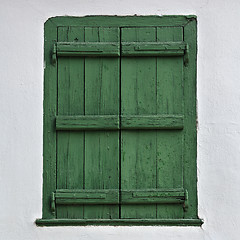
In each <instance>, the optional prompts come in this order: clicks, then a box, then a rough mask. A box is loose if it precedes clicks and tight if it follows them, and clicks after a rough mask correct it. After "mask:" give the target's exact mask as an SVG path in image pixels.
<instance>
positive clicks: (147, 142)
mask: <svg viewBox="0 0 240 240" xmlns="http://www.w3.org/2000/svg"><path fill="white" fill-rule="evenodd" d="M121 36H122V39H121V41H122V43H125V42H156V29H155V28H154V27H145V28H122V32H121ZM156 73H157V69H156V58H155V57H140V58H138V57H133V58H132V57H122V58H121V100H122V101H121V115H122V117H123V118H124V117H128V116H129V115H135V116H136V115H155V114H156V104H155V103H156ZM121 142H122V144H121V189H122V190H123V191H126V190H132V189H138V190H143V189H148V188H151V189H153V188H155V187H156V181H157V179H156V131H155V130H147V131H140V130H131V131H129V130H122V136H121ZM121 217H122V218H132V219H134V218H137V219H139V218H142V219H143V218H156V204H136V205H122V206H121Z"/></svg>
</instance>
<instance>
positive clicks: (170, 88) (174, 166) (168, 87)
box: [156, 27, 185, 219]
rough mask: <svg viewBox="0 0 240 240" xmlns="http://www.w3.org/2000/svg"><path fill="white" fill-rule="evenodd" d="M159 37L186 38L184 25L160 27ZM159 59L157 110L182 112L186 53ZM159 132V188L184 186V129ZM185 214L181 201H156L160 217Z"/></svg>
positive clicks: (164, 112) (172, 112)
mask: <svg viewBox="0 0 240 240" xmlns="http://www.w3.org/2000/svg"><path fill="white" fill-rule="evenodd" d="M157 41H161V42H169V41H173V42H174V41H183V29H182V27H165V28H160V27H158V28H157ZM156 61H157V63H156V64H157V82H158V83H157V106H158V108H157V113H158V114H183V57H174V58H173V57H171V58H170V57H165V58H160V57H159V58H157V60H156ZM184 124H185V123H184ZM184 128H185V125H184ZM156 134H157V136H156V137H157V178H158V181H157V188H183V154H182V148H183V146H184V145H183V136H184V135H183V131H175V132H174V131H171V132H169V131H161V132H160V131H158V132H157V133H156ZM182 217H183V208H182V206H181V205H180V206H177V205H167V206H166V205H162V204H161V205H159V204H158V205H157V218H159V219H160V218H182Z"/></svg>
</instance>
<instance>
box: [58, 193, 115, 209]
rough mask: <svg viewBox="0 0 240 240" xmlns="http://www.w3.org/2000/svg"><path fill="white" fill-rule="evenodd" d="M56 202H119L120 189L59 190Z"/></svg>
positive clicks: (71, 203)
mask: <svg viewBox="0 0 240 240" xmlns="http://www.w3.org/2000/svg"><path fill="white" fill-rule="evenodd" d="M55 202H56V204H63V205H74V204H118V203H119V191H118V190H65V189H63V190H57V191H56V193H55Z"/></svg>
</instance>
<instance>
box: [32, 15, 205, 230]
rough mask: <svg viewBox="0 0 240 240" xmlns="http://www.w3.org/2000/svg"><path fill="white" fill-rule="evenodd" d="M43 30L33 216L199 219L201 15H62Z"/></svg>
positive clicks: (51, 221) (103, 221) (56, 220)
mask: <svg viewBox="0 0 240 240" xmlns="http://www.w3.org/2000/svg"><path fill="white" fill-rule="evenodd" d="M98 20H99V21H98ZM111 20H112V21H111ZM45 31H46V38H45V60H46V69H45V80H44V91H45V93H44V174H43V179H44V185H43V219H39V220H37V224H39V225H89V224H90V225H92V224H97V225H129V224H130V225H131V224H133V225H155V224H157V225H161V224H163V225H198V226H199V225H201V224H202V221H201V220H199V219H198V217H197V191H196V102H195V97H196V92H195V91H196V89H195V84H196V75H195V74H196V21H195V19H194V18H192V17H190V18H188V17H183V16H182V17H181V16H180V17H155V16H153V17H100V16H98V17H85V18H68V17H66V18H65V17H63V18H61V17H60V18H56V19H54V20H51V19H50V20H49V21H48V22H47V25H46V29H45ZM188 202H189V203H188Z"/></svg>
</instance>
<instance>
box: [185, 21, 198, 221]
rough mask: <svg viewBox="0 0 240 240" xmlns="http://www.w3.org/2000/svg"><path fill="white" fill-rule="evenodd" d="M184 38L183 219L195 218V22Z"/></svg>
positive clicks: (190, 23) (186, 28)
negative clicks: (185, 201) (186, 53)
mask: <svg viewBox="0 0 240 240" xmlns="http://www.w3.org/2000/svg"><path fill="white" fill-rule="evenodd" d="M184 38H185V39H186V40H187V41H188V43H189V64H188V66H185V67H184V103H185V105H184V114H185V116H184V122H185V126H186V129H185V130H184V148H183V149H184V153H183V156H184V186H185V187H187V188H189V189H188V197H189V202H190V204H189V208H188V211H187V212H185V213H184V217H185V218H197V209H198V207H197V205H198V203H197V112H196V86H197V85H196V66H197V22H196V19H194V20H193V21H191V22H189V23H188V24H187V25H186V26H185V27H184Z"/></svg>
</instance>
